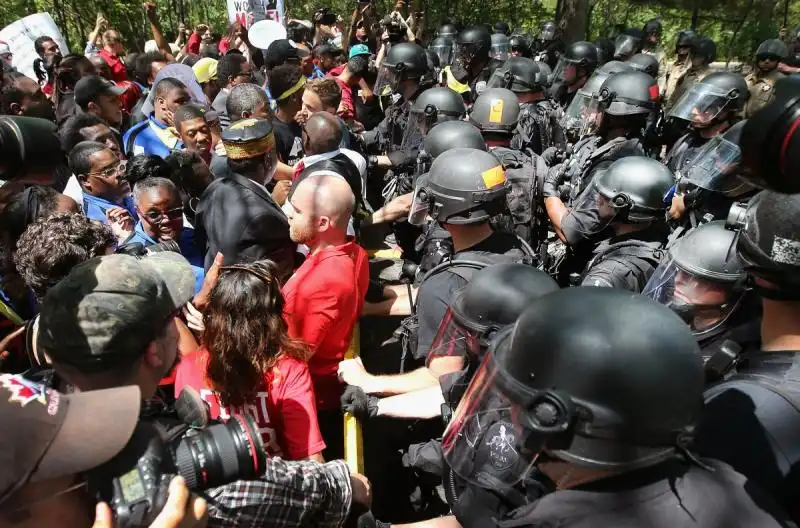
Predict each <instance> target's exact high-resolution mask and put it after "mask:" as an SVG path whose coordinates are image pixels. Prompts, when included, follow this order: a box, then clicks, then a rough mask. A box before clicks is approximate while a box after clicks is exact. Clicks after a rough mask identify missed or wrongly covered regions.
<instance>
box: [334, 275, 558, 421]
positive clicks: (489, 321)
mask: <svg viewBox="0 0 800 528" xmlns="http://www.w3.org/2000/svg"><path fill="white" fill-rule="evenodd" d="M556 290H558V284H556V282H555V281H554V280H553V279H552V278H550V276H549V275H547V274H546V273H544V272H543V271H541V270H538V269H536V268H533V267H531V266H526V265H524V264H513V263H509V264H495V265H492V266H489V267H487V268H484V269H482V270H480V271H477V272H476V273H475V274H474V275H473V277H472V279H471V280H470V281H469V282H468V283H467V285H466V286H465V287H464V289H462V290H460V291H458V292H457V293H456V294H455V297H454V298H453V302H452V303H451V304H450V306H448V308H447V312H446V313H445V316H444V317H443V318H442V321H441V323H440V324H439V329H438V330H437V331H436V339H435V340H434V342H433V343H432V344H431V349H430V352H429V354H428V357H427V358H426V360H425V365H426V368H427V369H428V371H429V372H430V373H431V374H432V376H433V377H434V378H438V380H439V382H438V387H437V386H432V387H430V388H429V389H421V390H416V391H413V392H409V393H406V394H405V395H404V396H403V397H397V396H394V397H391V398H384V399H378V398H377V397H375V396H367V395H366V393H365V392H364V391H363V390H362V389H360V388H359V389H358V390H354V389H355V386H352V387H349V388H348V389H347V390H346V391H345V395H344V396H343V397H342V405H343V409H344V410H345V411H347V412H353V414H355V415H356V416H358V417H360V418H373V417H375V416H390V417H398V418H429V417H431V416H436V415H439V414H441V416H442V418H443V419H444V422H445V424H447V422H448V421H449V420H450V416H451V415H452V412H453V411H454V410H455V409H456V407H457V406H458V403H459V402H460V401H461V397H462V396H463V395H464V392H465V391H466V389H467V387H468V386H469V383H470V381H472V377H473V375H474V374H475V371H476V370H477V369H478V367H479V366H480V364H481V361H483V358H484V356H485V354H486V350H487V348H488V346H489V343H490V341H491V339H492V337H494V336H495V335H496V334H497V333H498V332H500V331H501V330H502V329H504V328H506V327H507V326H509V325H512V324H514V323H515V322H516V320H517V318H518V317H519V316H520V314H521V313H522V312H523V311H524V310H525V309H526V308H527V307H529V306H530V305H531V304H532V303H534V302H535V301H536V300H537V299H539V298H540V297H543V296H545V295H547V294H548V293H551V292H554V291H556ZM364 385H366V386H367V387H369V385H370V383H368V382H367V383H364Z"/></svg>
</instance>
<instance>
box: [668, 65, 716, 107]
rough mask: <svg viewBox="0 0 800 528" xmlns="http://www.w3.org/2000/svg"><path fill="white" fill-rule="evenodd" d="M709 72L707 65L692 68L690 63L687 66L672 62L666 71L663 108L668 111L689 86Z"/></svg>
mask: <svg viewBox="0 0 800 528" xmlns="http://www.w3.org/2000/svg"><path fill="white" fill-rule="evenodd" d="M710 73H712V72H711V69H710V68H709V67H708V65H703V66H701V67H699V68H693V67H692V66H691V63H690V64H689V66H688V67H687V66H686V65H685V64H680V63H673V66H672V67H671V68H670V69H669V70H668V71H667V79H666V84H667V92H666V95H665V96H664V110H665V111H666V112H669V109H670V108H672V107H673V106H674V105H675V103H677V102H678V100H679V99H680V98H681V96H682V95H683V94H684V93H686V92H687V91H688V90H689V88H691V87H692V86H693V85H694V84H696V83H698V82H700V81H702V80H703V79H705V77H706V76H707V75H709V74H710Z"/></svg>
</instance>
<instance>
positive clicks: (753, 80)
mask: <svg viewBox="0 0 800 528" xmlns="http://www.w3.org/2000/svg"><path fill="white" fill-rule="evenodd" d="M781 78H783V74H782V73H781V72H779V71H778V70H772V71H771V72H769V73H767V74H766V75H760V72H758V71H755V72H753V73H751V74H750V75H748V76H747V77H746V78H745V80H746V81H747V86H748V87H749V88H750V99H748V101H747V105H746V106H745V109H744V117H745V119H750V118H751V117H752V116H753V114H755V113H756V112H758V111H759V110H761V109H762V108H764V107H765V106H767V105H768V104H770V103H771V102H772V101H774V100H775V83H776V82H778V81H779V80H780V79H781Z"/></svg>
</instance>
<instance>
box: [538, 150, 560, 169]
mask: <svg viewBox="0 0 800 528" xmlns="http://www.w3.org/2000/svg"><path fill="white" fill-rule="evenodd" d="M542 159H543V160H544V162H545V163H547V166H548V167H551V166H553V165H555V164H556V163H558V162H559V155H558V149H557V148H556V147H547V148H546V149H544V152H542Z"/></svg>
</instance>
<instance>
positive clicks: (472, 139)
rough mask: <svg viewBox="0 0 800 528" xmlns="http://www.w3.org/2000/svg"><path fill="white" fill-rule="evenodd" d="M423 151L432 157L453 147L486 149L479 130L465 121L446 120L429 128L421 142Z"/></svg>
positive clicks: (434, 157)
mask: <svg viewBox="0 0 800 528" xmlns="http://www.w3.org/2000/svg"><path fill="white" fill-rule="evenodd" d="M423 145H424V147H425V152H426V153H427V154H428V155H429V156H430V157H431V158H433V159H436V158H437V157H439V156H440V155H441V154H442V153H443V152H447V151H448V150H451V149H455V148H470V149H477V150H486V143H485V142H484V140H483V136H482V135H481V131H480V130H479V129H478V128H477V127H476V126H475V125H473V124H471V123H468V122H466V121H447V122H446V123H442V124H440V125H436V126H435V127H433V128H432V129H431V131H430V132H429V133H428V135H427V136H425V140H424V143H423Z"/></svg>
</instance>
